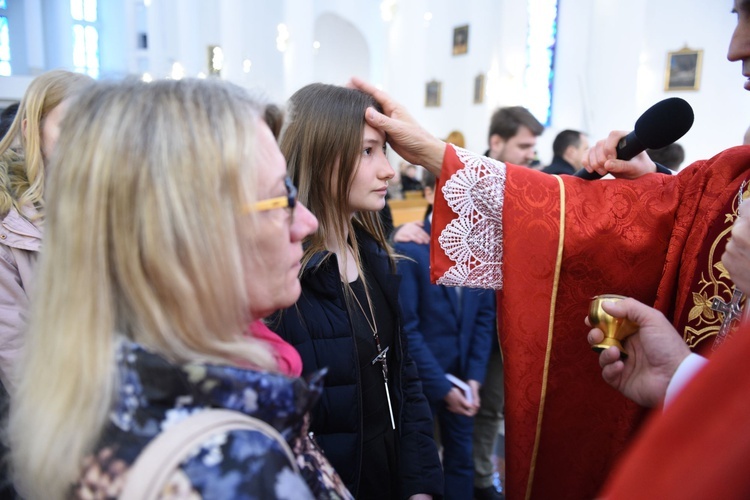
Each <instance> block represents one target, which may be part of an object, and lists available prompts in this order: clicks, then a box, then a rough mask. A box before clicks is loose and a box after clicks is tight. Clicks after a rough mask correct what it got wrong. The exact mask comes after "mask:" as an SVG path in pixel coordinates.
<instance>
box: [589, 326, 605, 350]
mask: <svg viewBox="0 0 750 500" xmlns="http://www.w3.org/2000/svg"><path fill="white" fill-rule="evenodd" d="M589 326H591V325H589ZM602 340H604V332H602V331H601V330H600V329H598V328H592V329H591V331H590V332H589V334H588V341H589V344H591V345H594V344H598V343H599V342H601V341H602Z"/></svg>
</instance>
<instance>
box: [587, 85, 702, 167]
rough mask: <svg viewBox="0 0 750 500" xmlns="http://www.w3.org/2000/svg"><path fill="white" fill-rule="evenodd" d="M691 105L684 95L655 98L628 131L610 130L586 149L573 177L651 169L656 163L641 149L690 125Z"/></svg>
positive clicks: (671, 139)
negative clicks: (631, 129) (579, 166)
mask: <svg viewBox="0 0 750 500" xmlns="http://www.w3.org/2000/svg"><path fill="white" fill-rule="evenodd" d="M693 119H694V115H693V109H692V108H691V107H690V104H688V103H687V101H685V100H684V99H680V98H678V97H672V98H669V99H664V100H662V101H659V102H657V103H656V104H654V105H653V106H651V107H650V108H649V109H647V110H646V111H645V112H644V113H643V114H642V115H641V117H640V118H638V120H637V121H636V122H635V128H634V130H633V131H632V132H630V133H629V134H626V133H625V132H624V131H614V132H611V133H610V134H609V137H607V139H605V140H603V141H599V142H598V143H596V145H595V146H594V147H593V148H591V149H590V150H589V153H588V155H587V156H586V157H585V158H584V159H583V165H584V169H581V170H579V171H578V172H576V174H575V175H576V176H577V177H583V178H584V179H598V178H600V177H602V176H604V175H606V174H608V173H612V174H613V175H616V176H619V177H624V178H635V177H639V176H641V175H643V174H644V173H648V172H654V171H655V170H656V166H655V164H654V162H653V161H651V158H649V157H648V155H647V154H645V153H644V151H645V150H646V149H649V148H650V149H658V148H663V147H665V146H668V145H669V144H672V143H673V142H675V141H676V140H677V139H679V138H680V137H682V136H683V135H685V133H686V132H687V131H688V130H690V127H692V126H693Z"/></svg>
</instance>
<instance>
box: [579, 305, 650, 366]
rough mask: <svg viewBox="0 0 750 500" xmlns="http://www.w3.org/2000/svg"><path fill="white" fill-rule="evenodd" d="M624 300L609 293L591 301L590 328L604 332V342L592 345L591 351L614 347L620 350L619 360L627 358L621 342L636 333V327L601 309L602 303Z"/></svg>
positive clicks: (624, 319) (630, 322) (625, 319)
mask: <svg viewBox="0 0 750 500" xmlns="http://www.w3.org/2000/svg"><path fill="white" fill-rule="evenodd" d="M625 298H626V297H624V296H622V295H615V294H611V293H610V294H603V295H597V296H596V297H594V298H593V299H591V304H590V305H589V322H590V323H591V326H592V327H594V328H598V329H600V330H601V331H602V332H604V340H602V341H601V342H600V343H598V344H594V345H592V346H591V348H592V349H593V350H595V351H597V352H601V351H603V350H604V349H607V348H608V347H610V346H615V347H617V349H619V350H620V357H621V358H625V357H627V356H628V352H627V351H626V350H625V348H624V347H622V344H621V342H622V341H623V340H624V339H625V338H626V337H628V336H629V335H632V334H634V333H635V332H637V331H638V325H636V324H635V323H633V322H632V321H630V320H629V319H627V318H615V317H614V316H612V315H611V314H609V313H608V312H606V311H605V310H604V309H602V303H603V302H617V301H620V300H623V299H625Z"/></svg>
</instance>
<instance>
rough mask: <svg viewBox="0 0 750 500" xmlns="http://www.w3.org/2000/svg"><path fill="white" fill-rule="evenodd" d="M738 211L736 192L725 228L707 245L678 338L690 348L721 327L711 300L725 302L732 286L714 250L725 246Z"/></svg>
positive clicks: (747, 191)
mask: <svg viewBox="0 0 750 500" xmlns="http://www.w3.org/2000/svg"><path fill="white" fill-rule="evenodd" d="M748 197H750V186H748V187H747V188H746V189H745V190H744V191H743V192H742V199H743V201H744V200H747V198H748ZM738 208H739V193H738V195H737V196H735V199H734V201H733V202H732V213H728V214H726V215H725V217H724V223H725V224H726V225H727V227H726V228H725V229H724V230H723V231H722V232H721V233H720V234H719V236H718V237H717V238H716V239H715V240H714V241H713V243H711V248H710V251H709V254H708V265H707V269H706V271H705V272H703V273H701V278H700V281H699V282H698V283H699V286H700V288H699V289H698V290H697V291H694V292H693V307H692V308H691V309H690V313H689V314H688V322H687V324H686V325H685V331H684V332H683V335H682V336H683V338H684V339H685V343H686V344H687V345H688V346H689V347H690V348H691V349H692V348H694V347H695V346H697V345H698V344H699V343H700V342H702V341H703V340H705V339H707V338H709V337H713V336H715V335H716V334H717V333H718V332H719V329H720V328H721V322H722V320H723V316H722V315H721V314H717V313H716V311H714V310H712V309H711V303H712V302H713V299H714V297H718V298H720V299H722V300H723V301H724V302H729V301H730V300H731V299H732V291H733V289H734V283H733V282H732V278H731V277H730V276H729V273H728V272H727V270H726V268H725V267H724V264H722V262H721V260H720V259H721V255H716V253H717V251H716V250H717V247H718V246H719V244H720V243H721V242H725V243H726V240H727V239H728V238H729V234H730V233H731V231H732V224H733V223H734V221H735V219H736V218H737V209H738ZM743 303H744V300H743Z"/></svg>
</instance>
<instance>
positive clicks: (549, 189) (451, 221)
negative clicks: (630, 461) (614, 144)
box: [431, 145, 750, 499]
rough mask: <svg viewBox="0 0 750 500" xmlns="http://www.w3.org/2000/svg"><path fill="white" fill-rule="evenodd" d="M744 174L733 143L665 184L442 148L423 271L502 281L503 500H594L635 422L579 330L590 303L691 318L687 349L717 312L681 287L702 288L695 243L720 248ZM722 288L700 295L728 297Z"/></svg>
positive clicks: (639, 412) (746, 166) (637, 417)
mask: <svg viewBox="0 0 750 500" xmlns="http://www.w3.org/2000/svg"><path fill="white" fill-rule="evenodd" d="M454 174H455V175H454ZM748 174H750V148H743V147H740V148H733V149H730V150H727V151H725V152H723V153H721V154H720V155H717V156H716V157H714V158H712V159H711V160H707V161H702V162H698V163H696V164H694V165H692V166H691V167H689V168H687V169H685V170H683V171H682V172H680V174H678V175H676V176H668V175H661V174H652V175H646V176H643V177H641V178H640V179H637V180H635V181H630V180H603V181H598V182H592V181H585V180H582V179H579V178H577V177H573V176H563V177H558V176H551V175H547V174H543V173H541V172H538V171H535V170H531V169H528V168H524V167H518V166H514V165H503V164H502V163H499V162H495V161H493V160H489V159H487V158H482V157H478V156H477V155H474V154H472V153H469V152H468V151H465V150H462V149H459V148H455V147H453V146H450V145H449V146H448V147H447V148H446V152H445V157H444V161H443V171H442V174H441V177H440V179H439V181H438V186H437V187H438V189H437V196H436V199H435V212H434V215H433V231H432V234H433V238H434V239H437V241H433V244H432V245H431V249H432V276H433V279H434V280H439V281H440V282H441V283H444V284H454V285H463V286H483V287H495V288H500V287H501V286H502V291H500V292H499V293H498V315H499V318H500V320H501V321H500V323H501V328H500V332H499V335H500V343H501V348H502V351H503V356H504V370H505V397H506V403H505V429H506V440H505V446H506V490H507V497H508V498H541V499H546V498H571V499H581V498H593V497H594V496H595V494H596V493H597V491H598V490H599V488H600V487H601V485H602V483H603V481H604V479H605V478H606V476H607V474H608V471H609V469H610V467H611V465H612V462H613V460H614V458H615V457H616V456H617V455H618V454H619V453H620V452H621V451H622V449H623V448H624V447H625V444H626V442H627V441H628V440H629V438H630V437H631V435H632V434H633V432H634V431H635V429H636V428H637V426H638V425H639V423H640V421H641V419H642V417H643V414H644V410H643V409H642V408H640V407H639V406H637V405H636V404H635V403H632V402H631V401H629V400H627V399H625V398H624V397H623V396H622V395H621V394H620V393H619V392H617V391H615V390H614V389H612V388H611V387H609V386H608V385H607V384H606V383H605V382H604V381H603V380H602V377H601V368H600V367H599V364H598V358H597V355H596V354H595V353H593V352H592V351H591V349H590V347H589V345H588V342H587V341H586V334H587V332H588V327H586V326H585V324H584V322H583V320H584V318H585V316H586V314H587V309H588V305H589V302H590V299H591V297H593V296H595V295H599V294H602V293H617V294H621V295H626V296H631V297H635V298H636V299H638V300H640V301H642V302H644V303H646V304H653V305H654V307H656V308H658V309H660V310H661V311H662V312H664V313H665V314H666V315H667V317H669V318H677V319H675V326H676V327H677V328H678V331H683V332H686V333H685V335H686V338H687V337H688V336H689V334H688V333H687V331H686V329H687V328H688V326H689V323H691V322H692V323H694V325H693V326H694V327H695V328H694V330H696V331H698V330H700V331H701V332H702V334H701V335H702V337H701V338H697V337H696V338H697V340H696V338H694V339H693V342H692V345H696V344H697V343H699V342H700V340H704V339H706V338H709V337H710V336H711V335H713V334H715V333H716V330H718V324H720V322H721V319H720V317H718V316H716V315H713V312H712V311H711V310H710V308H709V307H708V306H707V305H706V303H705V301H702V300H703V295H701V294H700V293H699V294H698V295H694V294H693V293H692V291H691V290H692V288H691V287H695V284H696V282H699V283H702V282H703V281H701V279H699V278H700V277H701V276H703V275H704V274H705V271H704V264H705V263H701V262H699V255H703V254H704V253H705V252H702V250H703V249H704V243H706V242H707V241H708V238H709V237H711V238H713V239H712V240H711V241H712V243H713V242H714V240H716V241H720V242H724V243H725V239H726V234H728V231H725V230H724V229H721V231H719V225H721V228H727V227H730V226H731V223H732V220H733V219H731V217H729V218H728V215H727V211H728V210H729V211H730V212H731V211H732V210H736V206H734V205H733V204H735V201H734V200H735V199H736V198H737V193H738V192H739V190H740V186H741V185H742V182H743V181H744V180H745V179H746V178H747V177H748ZM733 206H734V208H733V209H732V207H733ZM561 214H563V215H564V217H561ZM716 231H719V234H718V236H716V237H715V238H714V236H715V235H714V233H715V232H716ZM715 247H716V245H714V246H713V247H712V248H715ZM715 253H716V252H713V253H711V252H709V254H710V255H711V257H712V258H714V260H717V261H718V258H719V257H720V254H718V255H714V254H715ZM500 271H502V272H500ZM716 274H717V275H718V274H722V273H720V272H717V273H716ZM722 279H723V280H724V281H725V282H726V281H727V280H728V276H726V273H725V272H724V273H723V274H722ZM721 286H723V287H726V284H724V285H721ZM721 286H719V285H716V286H714V289H712V290H711V291H708V290H703V292H701V293H705V294H706V297H707V299H709V301H710V298H711V297H712V296H718V297H722V298H725V299H728V296H727V295H726V291H725V290H723V288H721ZM693 291H694V290H693ZM729 296H731V287H729ZM711 322H713V323H711ZM709 323H711V324H710V325H709ZM708 326H710V327H711V328H710V329H709V328H708ZM708 344H709V342H703V345H708ZM698 347H699V348H700V347H702V345H699V346H698Z"/></svg>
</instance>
